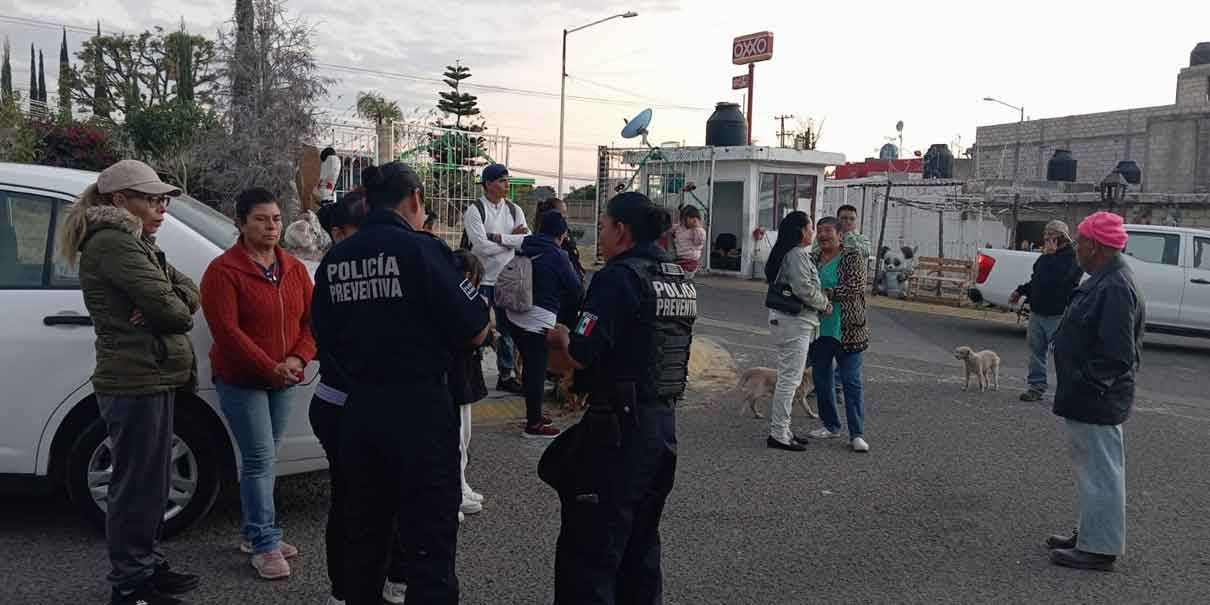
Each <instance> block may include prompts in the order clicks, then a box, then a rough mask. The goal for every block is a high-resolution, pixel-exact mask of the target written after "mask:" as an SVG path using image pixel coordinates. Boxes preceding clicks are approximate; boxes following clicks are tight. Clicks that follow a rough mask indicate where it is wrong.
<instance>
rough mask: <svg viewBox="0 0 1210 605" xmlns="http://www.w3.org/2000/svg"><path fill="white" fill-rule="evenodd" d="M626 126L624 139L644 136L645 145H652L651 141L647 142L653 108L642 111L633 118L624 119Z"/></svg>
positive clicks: (623, 130) (623, 132)
mask: <svg viewBox="0 0 1210 605" xmlns="http://www.w3.org/2000/svg"><path fill="white" fill-rule="evenodd" d="M622 121H623V122H625V124H626V127H625V128H623V129H622V138H623V139H633V138H635V137H642V141H643V146H644V147H651V143H648V142H647V134H648V133H647V127H648V126H650V125H651V108H647V109H644V110H643V111H640V112H639V114H638V115H636V116H634V118H632V119H629V120H627V119H625V118H623V119H622Z"/></svg>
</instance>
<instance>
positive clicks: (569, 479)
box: [539, 192, 697, 605]
mask: <svg viewBox="0 0 1210 605" xmlns="http://www.w3.org/2000/svg"><path fill="white" fill-rule="evenodd" d="M669 222H670V219H669V215H668V213H667V212H666V211H664V210H662V209H659V208H656V207H654V206H653V205H652V204H651V201H650V200H649V199H647V197H646V196H644V195H642V194H639V193H633V192H628V193H623V194H621V195H618V196H617V197H615V198H613V199H612V200H611V201H610V202H609V206H608V210H607V212H606V213H605V214H604V215H602V216H601V219H600V236H599V238H600V239H599V241H600V243H601V247H602V249H603V250H604V256H605V258H606V259H607V261H608V262H607V263H606V264H605V267H604V268H602V269H601V270H600V272H598V273H597V274H596V276H595V277H594V278H593V280H592V284H591V285H590V286H589V289H588V295H587V297H586V299H585V301H584V308H583V311H582V312H581V313H580V317H579V320H578V321H577V322H576V324H575V325H574V326H572V327H571V328H570V329H569V328H568V327H567V326H562V325H559V326H556V327H555V328H554V329H552V330H551V331H550V332H548V343H549V344H550V348H551V355H552V363H553V364H554V365H555V366H556V367H560V366H561V367H568V366H570V367H573V368H576V388H577V390H580V391H581V392H585V391H586V392H588V393H589V399H588V403H589V407H588V410H587V411H586V412H585V415H584V417H583V419H581V421H580V423H579V424H577V425H576V426H573V427H571V428H570V429H568V430H567V431H565V432H564V435H563V436H561V437H560V438H559V439H557V440H555V442H553V443H552V444H551V445H550V446H549V447H548V449H547V451H546V452H545V454H544V455H543V460H542V461H541V463H540V465H539V475H540V476H542V478H543V480H545V481H547V482H548V483H550V484H551V485H552V486H554V487H555V489H556V490H557V491H558V492H559V498H560V500H561V502H562V522H563V523H562V528H561V529H560V531H559V541H558V545H557V549H556V554H555V603H556V604H557V605H558V604H572V603H574V604H576V605H580V604H584V603H609V604H613V603H626V604H630V603H643V604H651V603H661V602H662V601H663V573H662V571H661V569H660V536H659V523H660V516H661V514H662V513H663V509H664V501H665V499H666V498H667V496H668V493H669V492H670V491H671V490H672V482H673V477H674V475H675V472H676V416H675V412H674V408H675V406H676V402H677V401H678V400H679V399H680V398H681V397H682V395H683V394H684V392H685V384H686V378H687V373H688V366H689V349H690V343H691V341H692V338H693V322H694V320H695V318H696V317H697V292H696V291H695V290H694V288H693V286H692V285H691V284H689V283H688V282H687V281H686V279H685V277H684V272H683V271H682V269H681V268H680V267H679V266H677V265H676V264H674V263H673V262H672V259H671V258H669V257H668V256H667V255H666V253H665V252H664V251H663V249H661V248H660V247H659V246H658V245H657V244H656V240H657V239H658V238H659V236H660V234H661V233H663V232H664V230H665V229H666V228H667V226H668V224H669Z"/></svg>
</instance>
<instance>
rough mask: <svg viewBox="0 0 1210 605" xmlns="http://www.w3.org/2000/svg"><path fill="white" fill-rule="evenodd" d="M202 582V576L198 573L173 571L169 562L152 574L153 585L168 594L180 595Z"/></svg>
mask: <svg viewBox="0 0 1210 605" xmlns="http://www.w3.org/2000/svg"><path fill="white" fill-rule="evenodd" d="M201 583H202V578H201V577H200V576H198V575H197V574H191V573H177V572H175V571H172V568H171V567H169V566H168V564H167V563H164V564H163V565H160V566H158V567H156V568H155V573H154V574H152V576H151V585H152V586H154V587H155V589H156V590H158V591H160V592H162V593H164V594H168V595H178V594H185V593H187V592H189V591H191V590H193V589H195V588H197V586H198V584H201Z"/></svg>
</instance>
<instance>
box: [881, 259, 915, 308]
mask: <svg viewBox="0 0 1210 605" xmlns="http://www.w3.org/2000/svg"><path fill="white" fill-rule="evenodd" d="M879 252H881V255H880V256H881V259H882V275H881V278H880V279H879V283H876V284H874V289H875V291H877V292H878V293H879V294H883V295H886V296H893V297H895V298H901V299H902V298H907V290H906V289H905V288H904V283H906V282H907V279H908V277H909V276H911V274H912V271H913V270H915V267H916V250H915V249H913V248H909V247H908V246H903V247H902V248H900V249H899V250H892V249H891V248H890V247H887V246H883V247H882V249H881V250H880V251H879Z"/></svg>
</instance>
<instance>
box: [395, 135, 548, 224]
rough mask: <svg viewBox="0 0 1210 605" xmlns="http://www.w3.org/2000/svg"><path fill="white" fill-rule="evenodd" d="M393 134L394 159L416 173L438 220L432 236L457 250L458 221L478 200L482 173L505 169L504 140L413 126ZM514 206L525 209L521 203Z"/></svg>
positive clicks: (428, 204)
mask: <svg viewBox="0 0 1210 605" xmlns="http://www.w3.org/2000/svg"><path fill="white" fill-rule="evenodd" d="M391 134H392V143H391V155H392V158H393V159H396V160H399V161H402V162H405V163H407V164H408V165H409V166H411V167H412V168H414V169H415V170H416V172H417V174H419V175H420V178H421V181H422V182H423V183H424V200H425V204H426V205H427V206H428V209H429V210H430V211H433V212H435V213H436V214H437V224H436V225H435V226H434V233H436V234H437V235H438V236H439V237H442V238H443V239H445V240H446V241H447V242H449V243H450V245H451V246H457V245H458V242H459V240H460V239H461V237H462V215H463V213H465V212H466V209H467V208H468V207H469V206H470V205H471V203H473V202H474V201H475V200H477V199H479V197H480V196H481V195H482V188H481V187H480V186H479V175H480V173H482V171H483V168H484V167H485V166H487V165H488V164H491V163H493V162H500V163H502V164H507V163H508V155H509V141H508V137H506V136H501V135H495V134H488V133H486V132H469V131H465V130H453V129H447V128H437V127H435V126H428V125H425V124H416V123H399V124H395V125H394V126H393V128H392V132H391ZM514 201H515V202H517V203H518V204H521V207H522V209H523V210H525V209H527V208H528V205H527V204H523V202H524V201H525V200H514Z"/></svg>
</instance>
